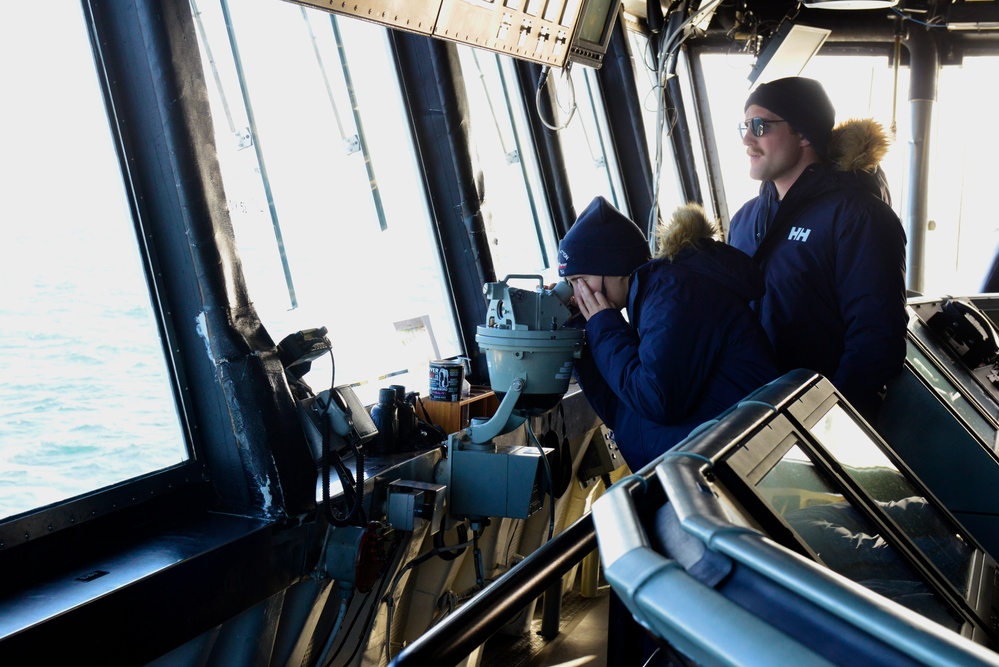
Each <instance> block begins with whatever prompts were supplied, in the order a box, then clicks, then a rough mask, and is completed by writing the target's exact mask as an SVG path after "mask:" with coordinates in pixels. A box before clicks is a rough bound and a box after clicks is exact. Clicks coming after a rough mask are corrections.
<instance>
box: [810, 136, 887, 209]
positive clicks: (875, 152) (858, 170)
mask: <svg viewBox="0 0 999 667" xmlns="http://www.w3.org/2000/svg"><path fill="white" fill-rule="evenodd" d="M891 143H892V140H891V138H889V136H888V134H887V133H886V132H885V129H884V127H882V125H881V123H879V122H877V121H876V120H873V119H871V118H862V119H861V118H853V119H850V120H848V121H846V122H843V123H840V124H839V125H837V126H836V127H835V128H833V133H832V138H831V139H830V140H829V154H828V157H827V158H826V162H827V163H828V164H829V165H830V166H831V167H832V168H833V169H835V170H837V171H839V172H841V173H843V174H844V175H845V176H844V178H850V177H852V178H853V180H855V181H856V182H857V183H858V184H859V185H860V186H861V187H862V188H864V189H865V190H867V191H868V192H870V193H872V194H873V195H875V196H876V197H878V198H880V199H881V201H883V202H884V203H886V204H888V205H889V206H891V192H890V190H889V188H888V178H887V176H885V172H884V170H883V169H881V160H882V159H883V158H884V156H885V154H887V153H888V149H889V148H890V147H891Z"/></svg>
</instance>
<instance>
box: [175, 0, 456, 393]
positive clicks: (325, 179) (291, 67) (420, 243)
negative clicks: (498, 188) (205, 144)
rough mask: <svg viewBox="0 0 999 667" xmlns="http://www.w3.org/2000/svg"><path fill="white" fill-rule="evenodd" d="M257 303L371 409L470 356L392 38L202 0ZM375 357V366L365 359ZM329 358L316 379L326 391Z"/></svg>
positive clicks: (349, 23) (223, 160) (298, 12)
mask: <svg viewBox="0 0 999 667" xmlns="http://www.w3.org/2000/svg"><path fill="white" fill-rule="evenodd" d="M191 4H192V8H193V10H194V15H195V22H196V27H197V28H198V30H199V37H201V39H202V43H201V45H202V59H203V63H204V67H205V77H206V80H207V81H208V83H209V86H208V88H209V95H210V100H211V105H212V115H213V120H214V123H215V128H216V148H217V150H218V155H219V161H220V164H221V169H222V177H223V183H224V187H225V192H226V197H227V199H228V205H229V211H230V216H231V218H232V224H233V228H234V230H235V237H236V243H237V246H238V249H239V253H240V258H241V260H242V268H243V271H244V274H245V277H246V281H247V286H248V290H249V293H250V296H251V298H252V299H253V302H254V305H255V307H256V309H257V312H258V314H259V316H260V318H261V321H262V322H263V323H264V325H265V326H266V327H267V329H268V331H269V332H270V334H271V336H272V338H273V339H274V340H275V342H277V341H278V340H280V339H281V338H283V337H284V336H286V335H288V334H290V333H293V332H295V331H299V330H302V329H307V328H312V327H318V326H325V327H327V329H328V330H329V338H330V341H331V342H332V344H333V354H334V358H335V366H336V380H335V381H336V383H337V384H346V383H355V384H357V385H358V386H357V387H356V390H355V391H356V392H357V394H358V395H359V397H360V398H361V399H362V400H363V401H364V402H366V403H374V402H375V401H376V399H377V391H378V389H379V388H380V387H382V386H388V385H389V384H402V385H404V386H406V387H407V389H413V390H419V391H421V393H422V394H423V395H424V396H425V395H426V392H427V386H426V385H427V382H428V366H427V363H428V360H429V359H431V358H435V357H448V356H455V355H459V354H461V349H460V342H459V339H458V336H457V332H456V329H455V324H454V316H453V312H452V309H451V306H450V303H451V300H450V298H449V295H448V290H447V285H446V282H445V280H444V275H443V271H442V267H441V263H440V258H439V253H438V250H437V246H436V242H435V236H434V232H433V228H432V225H431V220H430V214H429V211H428V207H427V204H426V195H425V191H424V189H423V187H422V184H421V180H420V175H419V174H420V172H419V170H418V168H417V160H416V154H415V151H414V148H413V143H412V138H411V135H410V132H409V120H408V117H407V115H406V112H405V109H404V107H403V104H402V98H401V95H400V91H399V83H398V81H397V78H396V74H395V66H394V64H393V61H392V56H391V52H390V49H389V45H388V41H387V33H386V30H385V29H384V28H381V27H378V26H376V25H373V24H371V23H367V22H364V21H360V20H353V19H345V18H342V17H340V18H338V17H334V16H333V15H331V14H329V13H326V12H321V11H316V10H311V9H306V8H304V7H301V6H299V5H295V4H292V3H286V2H274V1H273V0H267V1H261V0H254V1H250V0H239V2H226V1H225V0H223V2H222V3H221V5H220V4H219V3H209V2H201V1H199V0H192V3H191ZM359 350H363V351H364V353H358V351H359ZM330 377H331V369H330V362H329V359H328V358H323V359H320V360H318V361H316V362H314V363H313V368H312V371H311V373H310V374H309V375H308V376H307V377H306V379H307V381H308V382H309V383H310V385H311V386H312V387H313V388H314V389H316V390H317V391H318V390H321V389H324V388H326V387H328V386H329V382H330Z"/></svg>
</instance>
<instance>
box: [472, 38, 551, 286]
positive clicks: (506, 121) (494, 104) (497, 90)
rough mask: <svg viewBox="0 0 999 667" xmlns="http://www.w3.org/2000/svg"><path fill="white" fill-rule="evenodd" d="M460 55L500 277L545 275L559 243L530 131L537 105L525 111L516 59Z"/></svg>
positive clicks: (474, 53)
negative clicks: (520, 94) (514, 61)
mask: <svg viewBox="0 0 999 667" xmlns="http://www.w3.org/2000/svg"><path fill="white" fill-rule="evenodd" d="M458 54H459V58H460V61H461V68H462V75H463V79H464V82H465V94H466V96H467V99H468V107H469V113H470V116H471V133H472V140H473V142H474V144H475V151H476V156H477V158H478V167H479V169H481V170H482V183H483V189H484V191H483V193H482V196H483V202H482V206H483V210H484V213H485V219H486V229H487V233H488V235H489V249H490V253H491V256H492V260H493V265H494V267H495V269H496V275H497V277H499V278H500V279H502V278H504V277H506V276H507V275H511V274H515V273H521V274H523V273H540V272H544V271H546V270H548V269H550V268H551V267H552V266H553V262H554V261H555V253H556V251H557V248H558V244H557V242H556V240H555V237H554V233H553V228H552V223H551V218H550V216H549V215H548V208H547V206H546V205H545V202H544V192H543V190H542V189H541V177H540V173H539V169H538V164H537V157H536V155H535V153H534V151H533V149H532V148H531V140H530V134H529V132H528V126H527V118H526V114H527V113H533V105H532V108H531V109H530V110H525V108H524V104H523V102H521V98H520V97H519V96H518V94H517V79H516V74H515V72H514V67H513V62H512V61H511V60H510V58H508V57H502V56H498V55H496V54H493V53H490V52H488V51H483V50H481V49H472V48H470V47H467V46H461V45H459V46H458Z"/></svg>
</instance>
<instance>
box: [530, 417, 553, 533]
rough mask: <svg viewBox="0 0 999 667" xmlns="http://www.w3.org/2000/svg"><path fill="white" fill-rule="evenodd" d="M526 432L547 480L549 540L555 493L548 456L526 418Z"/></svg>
mask: <svg viewBox="0 0 999 667" xmlns="http://www.w3.org/2000/svg"><path fill="white" fill-rule="evenodd" d="M527 434H528V435H529V436H531V442H533V443H534V446H535V447H537V448H538V452H539V453H540V454H541V460H542V461H544V463H545V475H546V477H547V480H546V481H547V482H548V489H547V492H548V498H549V500H551V507H550V508H549V509H550V510H551V511H550V517H549V519H548V540H551V539H552V536H553V535H554V534H555V495H554V493H553V491H554V489H555V485H554V484H552V468H551V466H550V465H549V464H548V457H547V456H545V448H544V447H542V446H541V443H540V442H538V438H537V436H535V435H534V429H532V428H531V420H530V419H528V420H527Z"/></svg>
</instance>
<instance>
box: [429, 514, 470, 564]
mask: <svg viewBox="0 0 999 667" xmlns="http://www.w3.org/2000/svg"><path fill="white" fill-rule="evenodd" d="M456 530H457V533H458V542H459V543H461V542H467V541H468V529H467V528H466V527H465V524H464V523H459V524H458V525H457V526H456ZM458 546H460V544H459V545H458ZM458 546H453V547H449V546H447V545H446V544H444V531H443V530H438V531H437V532H436V533H434V551H436V552H437V556H438V557H440V559H441V560H454V559H455V558H457V557H458V556H460V555H461V554H463V553H465V549H464V548H461V549H459V548H458Z"/></svg>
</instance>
